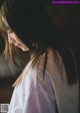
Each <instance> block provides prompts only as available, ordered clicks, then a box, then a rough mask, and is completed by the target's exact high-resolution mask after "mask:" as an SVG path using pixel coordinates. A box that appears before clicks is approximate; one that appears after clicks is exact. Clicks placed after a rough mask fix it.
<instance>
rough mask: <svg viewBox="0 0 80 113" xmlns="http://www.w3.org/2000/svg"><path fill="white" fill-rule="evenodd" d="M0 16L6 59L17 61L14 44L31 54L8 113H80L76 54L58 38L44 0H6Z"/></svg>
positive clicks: (17, 84)
mask: <svg viewBox="0 0 80 113" xmlns="http://www.w3.org/2000/svg"><path fill="white" fill-rule="evenodd" d="M0 14H1V16H0V18H1V19H0V25H1V27H0V29H1V32H2V33H3V35H4V38H5V41H6V40H7V41H6V47H7V49H6V48H5V52H4V53H5V55H6V58H8V56H10V57H11V58H13V55H14V53H13V52H14V51H10V50H11V46H12V49H14V48H13V45H15V46H16V47H18V48H20V49H22V50H23V51H25V52H27V54H28V55H29V58H28V60H27V59H26V67H25V69H24V70H23V72H22V73H21V75H20V76H19V78H18V79H17V80H16V82H15V83H14V85H13V86H14V87H15V88H14V92H13V95H12V98H11V102H10V107H9V112H8V113H78V108H79V103H78V99H79V94H78V91H79V88H78V76H77V66H76V61H75V58H74V54H73V52H72V50H71V48H69V47H68V46H67V44H66V43H65V41H64V40H63V39H61V38H59V37H58V35H57V34H58V33H57V30H56V29H55V27H54V26H53V24H52V22H51V20H50V18H49V16H48V14H47V12H46V10H45V9H44V6H43V5H42V3H41V1H40V0H34V1H33V0H31V1H30V0H24V1H22V0H6V1H5V2H4V3H3V5H2V8H1V13H0Z"/></svg>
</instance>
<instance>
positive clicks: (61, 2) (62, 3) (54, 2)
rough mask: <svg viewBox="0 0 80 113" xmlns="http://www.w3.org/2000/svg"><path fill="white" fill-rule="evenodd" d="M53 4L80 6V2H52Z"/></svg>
mask: <svg viewBox="0 0 80 113" xmlns="http://www.w3.org/2000/svg"><path fill="white" fill-rule="evenodd" d="M52 4H80V2H79V1H52Z"/></svg>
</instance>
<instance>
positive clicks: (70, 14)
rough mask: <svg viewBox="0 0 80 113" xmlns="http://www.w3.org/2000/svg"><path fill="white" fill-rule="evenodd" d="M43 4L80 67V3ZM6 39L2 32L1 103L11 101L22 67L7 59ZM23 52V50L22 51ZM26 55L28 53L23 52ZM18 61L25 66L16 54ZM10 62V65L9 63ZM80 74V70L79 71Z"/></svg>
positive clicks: (0, 36)
mask: <svg viewBox="0 0 80 113" xmlns="http://www.w3.org/2000/svg"><path fill="white" fill-rule="evenodd" d="M43 4H44V6H45V8H46V10H47V12H48V14H49V16H50V18H51V20H52V23H53V24H54V25H55V27H56V28H57V30H58V33H59V36H60V37H63V38H64V39H65V40H66V41H67V42H68V44H69V45H70V46H71V48H72V49H73V51H74V54H75V58H76V59H77V65H78V69H79V67H80V64H79V62H80V58H79V55H80V39H79V38H80V5H54V4H52V3H51V1H50V0H43ZM3 50H4V40H3V37H2V35H1V33H0V103H9V102H10V98H11V95H12V92H13V88H12V84H13V83H14V81H15V80H16V78H17V77H18V75H19V74H20V73H21V71H22V70H21V69H20V68H19V67H17V66H16V65H15V64H14V63H13V62H12V61H10V60H9V61H8V62H7V61H6V60H5V58H4V55H2V52H3ZM21 52H22V51H21ZM22 54H24V56H25V57H27V56H26V53H24V52H22ZM15 59H16V61H17V62H18V63H19V64H20V65H21V67H22V68H23V67H24V66H25V65H26V63H25V62H23V61H22V60H21V59H20V58H18V56H16V55H15ZM7 63H8V65H7ZM79 74H80V72H79Z"/></svg>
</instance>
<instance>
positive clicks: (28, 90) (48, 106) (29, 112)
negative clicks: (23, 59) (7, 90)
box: [8, 50, 79, 113]
mask: <svg viewBox="0 0 80 113" xmlns="http://www.w3.org/2000/svg"><path fill="white" fill-rule="evenodd" d="M58 58H59V63H60V66H61V67H60V68H61V73H60V71H59V70H58V67H57V66H56V63H55V61H54V57H53V52H52V50H50V51H49V54H48V62H47V68H46V71H45V77H44V81H43V62H44V56H43V57H42V58H41V60H40V63H39V65H35V66H34V68H32V67H30V68H29V69H28V67H29V66H30V63H29V64H28V65H27V66H26V68H25V70H24V72H23V80H22V82H21V83H20V84H19V85H18V86H16V87H15V89H14V92H13V95H12V98H11V102H10V108H9V112H8V113H78V99H79V94H78V93H79V92H78V90H79V89H78V84H75V85H73V86H69V84H68V82H67V77H66V72H65V69H64V65H63V63H62V59H61V57H60V56H59V55H58ZM57 109H58V111H57Z"/></svg>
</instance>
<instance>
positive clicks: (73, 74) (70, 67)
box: [0, 7, 77, 85]
mask: <svg viewBox="0 0 80 113" xmlns="http://www.w3.org/2000/svg"><path fill="white" fill-rule="evenodd" d="M2 16H4V17H5V14H4V8H3V7H2V9H1V12H0V25H1V24H2V20H1V18H2ZM0 29H1V28H0ZM3 31H4V30H3V29H1V32H2V34H3V36H4V40H5V50H4V54H5V57H6V58H8V57H9V56H10V58H11V59H12V60H14V53H18V54H20V53H19V50H18V49H17V48H16V47H14V46H13V45H10V44H9V43H8V39H7V35H6V34H5V33H4V32H3ZM51 35H52V34H51ZM51 35H50V36H51ZM54 38H55V37H54ZM59 40H60V39H59ZM59 40H56V41H57V42H52V40H49V41H51V42H50V44H51V45H46V44H45V43H44V42H43V41H42V40H41V41H37V40H30V42H31V47H32V48H30V50H29V52H28V56H29V57H28V59H26V63H28V62H29V61H30V60H31V59H33V62H32V66H34V65H35V64H36V62H37V61H38V59H39V57H40V56H42V55H43V54H44V53H45V62H44V71H43V76H44V75H45V69H46V64H47V49H48V48H49V47H51V48H54V51H53V52H54V58H55V61H56V63H57V66H58V67H59V62H58V57H57V53H56V50H57V51H59V53H60V55H61V56H62V59H63V62H64V65H65V69H66V72H67V78H68V82H69V84H71V85H72V84H74V83H76V82H77V68H76V63H75V58H74V54H73V51H72V50H71V48H70V47H68V46H67V45H66V44H65V43H64V41H62V42H61V41H59ZM47 43H48V42H47ZM19 56H21V55H19ZM21 78H22V74H21V75H20V77H19V79H18V80H17V82H16V83H18V82H19V81H20V80H21ZM16 83H15V85H16Z"/></svg>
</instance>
